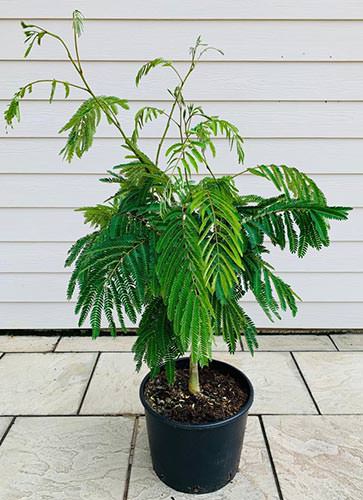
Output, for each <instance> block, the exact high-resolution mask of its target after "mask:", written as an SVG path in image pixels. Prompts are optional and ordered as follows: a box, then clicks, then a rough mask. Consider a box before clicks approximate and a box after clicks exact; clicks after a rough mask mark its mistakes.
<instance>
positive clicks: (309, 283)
mask: <svg viewBox="0 0 363 500" xmlns="http://www.w3.org/2000/svg"><path fill="white" fill-rule="evenodd" d="M73 8H74V2H73V1H70V0H64V1H62V2H46V1H45V0H36V1H33V2H26V1H25V0H20V1H17V2H14V1H13V0H2V1H0V112H1V113H2V112H3V110H4V109H5V107H6V105H7V100H8V98H9V96H10V95H11V94H12V93H13V92H14V91H15V90H16V89H17V88H18V87H19V86H20V85H21V84H22V83H25V82H26V81H28V80H30V79H37V78H42V77H46V78H47V77H49V78H62V79H69V80H71V81H76V79H75V77H74V75H73V73H72V69H71V67H70V66H69V64H68V63H67V62H66V58H65V56H64V52H63V51H62V50H61V49H60V48H59V47H58V46H57V45H56V44H55V43H54V41H53V40H46V39H43V42H42V46H41V47H40V48H39V47H36V48H35V50H34V51H33V53H32V54H31V57H30V58H29V60H26V61H24V60H23V59H22V55H23V51H24V45H23V39H22V34H21V31H20V29H19V21H20V19H31V20H34V21H36V22H37V23H38V24H41V25H45V26H47V27H49V29H51V30H54V31H58V32H60V33H62V34H64V35H65V36H69V35H70V22H69V19H70V16H71V11H72V9H73ZM77 8H79V9H80V10H82V11H83V12H84V14H85V15H86V17H88V18H89V19H90V20H89V22H87V24H86V28H85V34H84V35H83V36H82V39H81V54H82V58H83V59H84V60H85V61H86V63H85V69H86V71H87V74H88V75H89V79H90V81H92V83H93V85H94V88H95V89H96V91H97V92H99V93H102V94H116V95H119V96H120V97H124V98H127V99H129V100H130V101H131V111H130V112H122V115H121V116H122V120H123V123H124V124H125V127H126V129H128V130H131V128H132V124H133V122H132V112H133V111H135V110H136V109H138V108H139V107H141V106H145V105H148V104H151V103H153V104H156V105H157V106H159V107H161V108H163V109H167V108H168V106H169V97H168V94H167V92H166V91H165V89H166V88H167V87H169V88H170V87H172V86H173V85H174V84H175V82H174V80H173V74H172V73H168V72H167V71H165V70H159V69H157V70H155V71H154V72H153V73H150V75H148V76H147V78H145V81H144V82H143V83H142V85H141V86H140V88H136V86H135V83H134V77H135V74H136V72H137V70H138V68H139V66H140V64H142V62H144V61H145V60H148V59H150V58H153V57H155V56H164V57H166V58H171V59H174V60H176V61H178V64H179V66H180V69H181V70H183V68H184V67H185V61H186V60H187V57H188V47H189V46H190V45H191V44H192V43H193V42H194V40H195V38H196V36H197V35H199V34H200V35H201V36H202V38H203V39H204V40H205V41H207V42H208V43H211V44H213V45H214V46H217V47H220V48H221V49H223V50H224V53H225V55H224V57H222V56H221V55H219V54H217V53H212V52H211V53H209V54H208V56H207V58H206V60H205V61H203V62H202V63H201V64H200V66H199V68H198V70H197V72H196V73H195V75H194V76H193V78H192V79H191V80H190V85H189V86H188V89H187V91H186V97H187V99H189V100H191V101H195V102H197V103H201V104H202V105H203V107H204V108H205V110H206V111H208V112H209V113H210V114H219V115H223V116H224V117H225V118H227V119H230V120H231V121H234V122H236V124H237V125H238V126H239V127H240V130H241V132H242V134H243V135H244V136H245V137H246V140H245V151H246V162H245V166H244V167H243V168H245V167H246V166H253V165H256V164H259V163H265V164H269V163H276V164H281V163H283V164H288V165H295V166H297V167H298V168H301V169H303V170H305V171H306V172H308V173H309V174H311V175H312V176H313V178H314V179H315V180H316V181H317V182H318V184H319V185H320V186H321V187H322V188H323V189H324V191H325V192H326V194H327V197H328V200H329V202H330V203H331V204H345V205H352V206H354V207H355V209H354V211H353V213H352V215H351V218H350V220H349V222H348V223H332V232H331V236H332V245H331V247H330V248H329V249H326V250H323V251H321V252H318V253H316V252H310V253H309V254H308V256H307V257H306V259H304V260H301V259H298V258H297V257H296V256H292V255H287V254H285V253H282V252H281V251H279V250H278V249H276V248H274V247H273V246H272V245H271V244H269V243H268V244H267V245H268V248H269V250H270V251H271V255H270V258H271V262H272V263H273V264H274V265H275V267H276V269H277V271H278V273H279V274H280V275H281V276H283V277H284V279H286V280H287V281H288V282H289V283H290V284H292V285H294V288H295V289H296V291H297V292H298V293H299V294H300V295H301V297H302V299H303V300H304V302H303V303H302V304H301V306H300V313H299V315H298V317H297V318H295V319H293V318H291V317H290V316H289V315H285V316H284V318H283V320H282V321H281V322H279V323H274V324H271V323H269V321H268V320H267V319H266V318H265V317H264V316H263V314H262V313H261V311H259V309H258V307H257V305H256V303H255V302H254V301H253V298H252V297H251V296H248V297H247V298H246V301H245V304H246V309H247V310H248V312H249V313H250V314H252V315H253V317H254V318H256V320H257V324H258V326H259V327H268V326H273V327H277V326H280V327H281V328H362V327H363V321H362V306H363V292H362V289H363V287H362V281H363V50H362V47H363V3H362V2H361V1H360V0H346V1H344V2H341V1H338V0H320V1H313V0H300V1H295V0H293V1H292V0H272V1H265V0H246V1H243V2H241V1H240V0H232V1H230V2H220V1H217V0H209V1H204V0H203V1H200V2H195V1H194V0H193V1H192V0H185V1H184V2H170V1H169V0H155V1H154V2H147V1H144V0H134V1H133V2H126V3H125V2H114V1H111V0H105V1H104V2H96V1H95V0H91V1H89V0H87V1H86V0H79V1H78V2H77ZM48 96H49V87H47V86H46V85H45V86H42V87H39V88H37V89H34V92H33V93H32V94H31V95H30V96H29V97H28V98H27V99H26V101H25V102H24V103H23V105H22V121H21V123H20V124H19V125H17V126H16V127H15V128H14V129H13V130H7V131H6V130H5V129H4V127H0V318H1V319H0V329H17V328H28V329H31V328H44V329H47V328H74V327H76V324H77V322H76V319H75V317H74V315H73V307H74V304H73V303H70V304H69V303H67V302H66V300H65V286H66V282H67V279H68V277H69V270H66V269H64V267H63V262H64V258H65V255H66V252H67V249H68V248H69V246H70V245H71V243H72V242H73V241H74V240H75V239H76V238H77V237H79V236H80V235H82V234H85V232H86V231H87V228H86V226H84V224H83V221H82V217H81V216H80V214H79V213H77V212H74V208H76V207H77V206H81V205H88V204H92V203H98V202H100V201H102V200H103V199H105V198H106V197H107V196H109V194H110V192H112V190H111V191H110V188H109V186H106V185H103V184H101V183H99V182H97V178H98V177H97V176H98V175H100V174H101V175H102V174H103V173H104V172H105V170H106V169H107V168H110V167H112V165H115V164H117V163H119V162H120V160H121V159H122V155H121V149H120V141H119V139H118V138H117V136H116V134H115V133H114V131H113V130H112V129H111V128H109V127H108V126H107V125H106V124H102V125H101V126H100V128H99V131H98V134H97V138H96V139H95V144H94V148H93V150H92V151H91V152H90V153H89V154H88V155H86V156H85V158H84V159H83V160H82V161H75V162H74V163H73V164H71V165H68V164H66V163H64V162H63V161H62V159H61V158H60V157H59V155H58V152H59V150H60V149H61V147H62V145H63V143H64V138H61V137H59V136H58V134H57V131H58V130H59V128H60V127H61V126H62V125H63V124H64V122H65V121H66V120H67V118H68V117H69V116H70V114H71V113H72V112H73V111H74V110H75V109H76V108H77V106H79V104H80V102H81V99H82V95H81V94H80V93H77V92H75V93H71V95H70V98H69V99H68V100H65V99H64V95H63V92H62V91H61V89H58V90H57V92H56V95H55V101H54V102H53V104H52V105H49V103H48V102H47V99H48ZM161 130H162V124H161V123H158V122H156V123H153V124H150V125H149V126H147V127H146V128H145V133H144V139H143V140H142V143H141V144H142V146H143V148H145V151H146V152H148V153H149V154H153V152H154V151H155V146H156V144H157V139H158V137H159V136H160V133H161ZM174 135H175V134H174ZM217 150H218V155H217V158H216V159H214V160H212V165H213V167H214V170H215V172H216V173H218V174H219V175H225V174H234V173H237V172H238V171H240V170H241V166H238V165H237V164H236V161H235V159H234V158H233V157H232V156H231V155H230V152H229V149H228V146H227V145H226V143H225V141H224V140H223V139H217ZM202 174H203V172H201V175H202ZM238 186H239V188H240V190H241V192H244V193H250V192H254V191H258V192H260V193H262V194H266V195H267V194H271V193H273V189H272V187H271V186H269V184H268V183H267V182H263V180H260V179H258V178H254V177H253V176H251V175H245V176H243V177H239V178H238ZM130 326H131V325H130Z"/></svg>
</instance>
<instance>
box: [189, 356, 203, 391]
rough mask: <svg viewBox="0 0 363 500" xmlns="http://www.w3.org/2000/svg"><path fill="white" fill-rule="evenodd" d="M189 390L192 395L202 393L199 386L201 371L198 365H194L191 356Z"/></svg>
mask: <svg viewBox="0 0 363 500" xmlns="http://www.w3.org/2000/svg"><path fill="white" fill-rule="evenodd" d="M188 389H189V392H190V393H191V394H199V393H200V384H199V369H198V363H194V361H192V358H191V356H190V358H189V384H188Z"/></svg>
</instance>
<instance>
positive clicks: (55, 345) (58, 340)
mask: <svg viewBox="0 0 363 500" xmlns="http://www.w3.org/2000/svg"><path fill="white" fill-rule="evenodd" d="M61 339H62V335H59V337H58V339H57V340H56V343H55V344H54V347H53V349H52V350H51V352H55V350H56V349H57V347H58V344H59V342H60V341H61Z"/></svg>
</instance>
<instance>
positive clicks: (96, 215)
mask: <svg viewBox="0 0 363 500" xmlns="http://www.w3.org/2000/svg"><path fill="white" fill-rule="evenodd" d="M76 212H83V215H84V222H85V224H89V225H90V226H91V227H94V228H97V229H105V228H107V226H108V225H109V223H110V222H111V219H112V217H113V216H114V215H115V214H116V212H117V205H116V204H114V205H96V206H95V207H80V208H77V209H76Z"/></svg>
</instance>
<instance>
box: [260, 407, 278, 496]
mask: <svg viewBox="0 0 363 500" xmlns="http://www.w3.org/2000/svg"><path fill="white" fill-rule="evenodd" d="M258 421H259V422H260V426H261V431H262V435H263V440H264V442H265V446H266V450H267V454H268V458H269V461H270V466H271V470H272V474H273V477H274V480H275V485H276V489H277V494H278V496H279V499H280V500H284V497H283V495H282V490H281V485H280V480H279V477H278V475H277V471H276V467H275V462H274V459H273V456H272V451H271V448H270V443H269V441H268V438H267V433H266V429H265V424H264V421H263V419H262V415H259V416H258Z"/></svg>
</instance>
